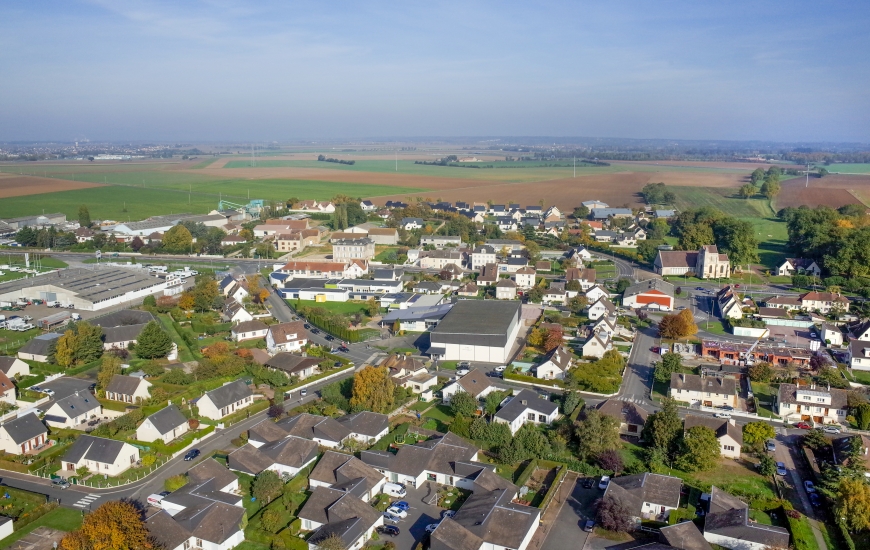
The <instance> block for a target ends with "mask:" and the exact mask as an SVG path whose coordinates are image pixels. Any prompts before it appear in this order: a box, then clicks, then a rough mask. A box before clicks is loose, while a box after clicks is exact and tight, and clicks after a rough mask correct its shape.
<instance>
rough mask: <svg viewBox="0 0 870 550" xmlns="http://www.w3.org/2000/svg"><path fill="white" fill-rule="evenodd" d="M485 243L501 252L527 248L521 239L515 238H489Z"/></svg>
mask: <svg viewBox="0 0 870 550" xmlns="http://www.w3.org/2000/svg"><path fill="white" fill-rule="evenodd" d="M485 244H486V245H487V246H491V247H492V248H493V249H495V250H496V251H499V252H517V251H519V250H524V249H525V248H526V245H524V244H523V243H522V242H521V241H517V240H514V239H487V240H486V243H485Z"/></svg>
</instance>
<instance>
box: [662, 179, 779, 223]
mask: <svg viewBox="0 0 870 550" xmlns="http://www.w3.org/2000/svg"><path fill="white" fill-rule="evenodd" d="M669 189H670V190H672V191H673V192H674V193H675V194H676V195H677V200H676V202H675V206H676V207H677V209H679V210H690V209H693V208H700V207H702V206H710V207H713V208H716V209H717V210H720V211H721V212H724V213H725V214H728V215H729V216H734V217H737V218H757V217H766V216H773V214H774V212H773V210H772V209H771V208H770V203H769V201H768V200H767V199H763V198H754V199H741V198H739V197H737V189H735V188H733V187H677V186H675V187H670V186H669Z"/></svg>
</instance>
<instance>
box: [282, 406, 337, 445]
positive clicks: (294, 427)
mask: <svg viewBox="0 0 870 550" xmlns="http://www.w3.org/2000/svg"><path fill="white" fill-rule="evenodd" d="M276 426H280V427H281V428H283V429H284V430H285V431H286V432H287V434H288V435H295V436H297V437H302V438H305V439H315V438H316V439H323V440H325V441H335V442H341V441H344V439H345V438H346V437H347V436H349V435H350V430H348V429H347V428H346V427H344V426H342V425H341V424H339V423H338V422H337V421H336V420H334V419H332V418H329V417H327V416H316V415H313V414H308V413H303V414H300V415H298V416H294V417H291V418H285V419H283V420H281V421H280V422H277V423H276Z"/></svg>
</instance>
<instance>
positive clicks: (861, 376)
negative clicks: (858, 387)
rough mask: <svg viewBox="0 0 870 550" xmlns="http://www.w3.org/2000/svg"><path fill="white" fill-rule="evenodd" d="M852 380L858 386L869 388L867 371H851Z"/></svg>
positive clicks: (869, 377)
mask: <svg viewBox="0 0 870 550" xmlns="http://www.w3.org/2000/svg"><path fill="white" fill-rule="evenodd" d="M852 378H853V379H854V380H855V382H858V383H859V384H865V385H868V386H870V372H868V371H863V370H853V371H852Z"/></svg>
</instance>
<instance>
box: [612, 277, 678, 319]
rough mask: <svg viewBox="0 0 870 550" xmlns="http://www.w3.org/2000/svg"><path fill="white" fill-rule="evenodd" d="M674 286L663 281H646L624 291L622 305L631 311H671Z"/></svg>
mask: <svg viewBox="0 0 870 550" xmlns="http://www.w3.org/2000/svg"><path fill="white" fill-rule="evenodd" d="M674 290H675V288H674V285H672V284H671V283H669V282H667V281H665V280H664V279H647V280H646V281H641V282H639V283H637V284H635V285H631V286H630V287H628V288H626V289H625V292H623V294H622V305H623V306H624V307H627V308H632V309H643V308H647V309H654V310H660V311H673V309H674Z"/></svg>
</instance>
